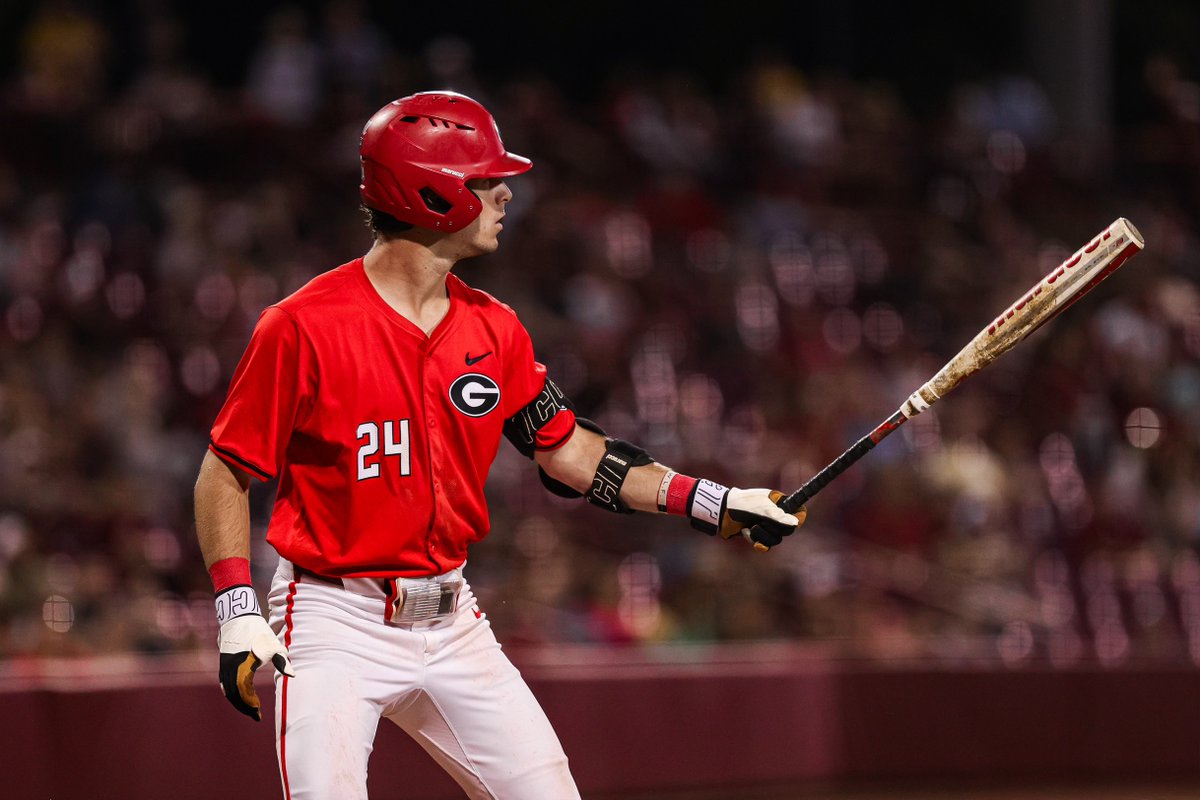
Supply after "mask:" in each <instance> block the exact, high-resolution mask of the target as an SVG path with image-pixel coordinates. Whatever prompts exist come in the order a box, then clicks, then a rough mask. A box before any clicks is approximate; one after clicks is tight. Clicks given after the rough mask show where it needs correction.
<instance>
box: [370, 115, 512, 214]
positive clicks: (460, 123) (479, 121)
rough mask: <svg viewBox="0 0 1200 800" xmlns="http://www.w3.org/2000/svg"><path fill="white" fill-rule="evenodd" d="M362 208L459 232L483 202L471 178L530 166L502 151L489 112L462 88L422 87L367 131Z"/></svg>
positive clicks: (375, 120) (375, 119)
mask: <svg viewBox="0 0 1200 800" xmlns="http://www.w3.org/2000/svg"><path fill="white" fill-rule="evenodd" d="M359 158H360V160H361V161H362V183H361V184H360V185H359V187H358V188H359V191H360V194H361V196H362V202H363V205H365V206H367V207H368V208H374V209H376V210H377V211H382V212H384V213H386V214H390V215H391V216H393V217H395V218H396V219H398V220H402V221H404V222H408V223H411V224H413V225H419V226H420V227H422V228H432V229H433V230H439V231H457V230H461V229H462V228H464V227H466V226H467V225H468V224H470V222H471V221H472V220H474V219H475V218H476V217H477V216H479V212H480V211H482V210H483V203H482V202H481V201H480V199H479V197H478V196H477V195H476V194H475V193H474V192H472V191H471V190H470V189H468V188H467V186H466V182H467V181H468V180H470V179H472V178H507V177H509V176H510V175H519V174H520V173H522V172H525V171H526V170H528V169H529V168H530V167H532V166H533V162H531V161H530V160H529V159H528V158H523V157H522V156H518V155H514V154H512V153H509V152H508V151H506V150H505V149H504V143H503V142H501V141H500V129H499V128H497V127H496V120H494V119H492V115H491V114H489V113H488V111H487V109H486V108H484V107H483V106H481V105H479V103H477V102H475V101H474V100H472V99H471V98H469V97H467V96H466V95H463V94H459V93H457V92H421V93H419V94H414V95H410V96H409V97H401V98H400V99H399V100H393V101H392V102H391V103H388V104H387V105H386V106H384V107H383V108H381V109H379V111H377V112H375V116H373V117H371V119H370V120H368V121H367V125H366V127H364V128H363V134H362V145H361V146H360V147H359Z"/></svg>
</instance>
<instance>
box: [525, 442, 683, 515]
mask: <svg viewBox="0 0 1200 800" xmlns="http://www.w3.org/2000/svg"><path fill="white" fill-rule="evenodd" d="M603 457H604V437H603V436H601V435H600V434H598V433H595V432H593V431H589V430H587V429H586V428H582V427H579V426H576V428H575V433H574V435H572V436H571V438H570V439H568V440H567V443H566V444H564V445H563V446H562V447H560V448H558V449H557V450H549V451H539V452H538V453H537V454H536V459H537V463H538V466H540V467H541V468H542V469H544V470H545V471H546V473H547V474H548V475H549V476H550V477H551V478H554V479H555V480H557V481H561V482H563V483H565V484H567V485H568V486H570V487H571V488H572V489H574V490H575V491H577V492H582V493H586V492H587V491H588V489H590V488H591V486H592V480H593V479H594V477H595V475H596V466H597V465H598V464H599V463H600V459H601V458H603ZM666 474H667V468H666V467H664V466H663V465H661V464H646V465H645V466H641V467H633V468H632V469H630V470H629V475H628V476H627V477H626V478H625V483H624V485H623V486H622V487H621V499H622V500H624V501H625V502H626V503H628V504H629V507H630V508H633V509H635V510H637V511H653V512H656V513H657V511H658V487H659V485H660V484H661V483H662V479H663V476H664V475H666Z"/></svg>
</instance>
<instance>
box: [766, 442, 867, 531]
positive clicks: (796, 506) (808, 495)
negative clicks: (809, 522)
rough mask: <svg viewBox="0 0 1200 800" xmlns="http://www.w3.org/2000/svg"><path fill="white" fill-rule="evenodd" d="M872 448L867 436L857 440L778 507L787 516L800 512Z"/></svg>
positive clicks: (780, 502)
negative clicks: (802, 507)
mask: <svg viewBox="0 0 1200 800" xmlns="http://www.w3.org/2000/svg"><path fill="white" fill-rule="evenodd" d="M874 446H875V442H874V441H873V440H872V439H871V437H870V436H869V435H868V436H864V437H863V438H861V439H859V440H858V441H857V442H855V443H854V446H853V447H851V448H850V449H849V450H847V451H846V452H844V453H842V454H841V455H840V456H838V457H837V459H835V460H834V462H833V463H832V464H830V465H829V466H827V467H825V469H823V470H821V471H820V472H818V473H817V474H816V475H814V476H813V477H812V478H811V479H810V480H809V481H808V483H806V484H804V485H803V486H801V487H800V488H799V489H797V490H796V491H794V492H792V493H791V494H789V495H788V496H787V497H785V498H783V499H782V500H780V501H779V507H780V508H782V509H783V510H784V511H786V512H787V513H789V514H794V513H796V512H797V511H799V510H800V506H802V505H804V504H805V503H807V502H808V501H809V500H811V499H812V498H813V497H815V496H816V494H817V492H819V491H821V490H822V489H824V488H825V487H826V485H828V484H829V482H830V481H831V480H833V479H834V478H836V477H837V476H838V475H841V474H842V473H843V472H845V471H846V470H847V469H849V468H850V465H851V464H853V463H854V462H855V461H858V460H859V459H860V458H862V457H863V456H865V455H866V454H867V453H868V452H870V450H871V448H873V447H874Z"/></svg>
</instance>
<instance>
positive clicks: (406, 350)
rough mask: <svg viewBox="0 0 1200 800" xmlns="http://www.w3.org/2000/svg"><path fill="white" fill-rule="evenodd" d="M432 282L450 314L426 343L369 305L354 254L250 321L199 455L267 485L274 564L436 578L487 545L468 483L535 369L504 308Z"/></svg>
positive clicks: (376, 299) (482, 510)
mask: <svg viewBox="0 0 1200 800" xmlns="http://www.w3.org/2000/svg"><path fill="white" fill-rule="evenodd" d="M446 286H447V289H448V291H449V295H450V310H449V312H448V313H447V314H446V316H445V318H444V319H442V321H441V322H440V323H438V325H437V327H436V328H435V329H434V330H433V332H432V333H431V334H430V335H429V336H426V335H425V333H424V331H422V330H421V329H420V328H418V327H417V326H416V325H414V324H413V323H412V322H410V321H409V320H408V319H406V318H404V317H403V316H401V315H400V314H399V313H397V312H396V311H395V310H394V309H393V308H391V306H389V305H388V304H387V303H386V302H385V301H384V300H383V298H382V297H380V296H379V294H378V292H376V291H375V288H374V287H373V286H372V285H371V283H370V281H369V280H368V278H367V275H366V272H365V271H364V269H363V261H362V259H361V258H360V259H357V260H355V261H352V262H350V263H349V264H344V265H342V266H340V267H338V268H337V269H334V270H331V271H330V272H326V273H324V274H323V275H319V276H317V277H316V278H314V279H313V280H312V281H310V282H309V283H308V284H307V285H306V286H304V287H303V288H302V289H300V290H299V291H298V292H296V293H295V294H293V295H292V296H290V297H288V298H286V299H284V300H282V301H280V302H279V303H277V304H275V305H273V306H270V307H269V308H267V310H266V311H264V312H263V314H262V316H261V317H260V318H259V320H258V324H257V325H256V326H255V329H254V334H253V336H252V337H251V339H250V344H249V346H248V347H247V348H246V352H245V354H244V355H243V356H242V360H241V362H240V363H239V364H238V367H237V370H236V372H235V373H234V376H233V381H232V383H231V384H230V388H229V395H228V397H227V398H226V401H225V405H224V407H223V408H222V409H221V412H220V414H219V415H218V416H217V420H216V422H215V423H214V425H213V429H212V443H211V445H210V449H211V450H212V451H213V452H214V453H215V454H216V455H218V456H219V457H221V458H222V459H224V460H225V461H226V462H228V463H230V464H234V465H236V466H238V467H241V468H242V469H243V470H246V471H248V472H251V473H253V474H254V475H255V476H257V477H259V478H261V479H263V480H267V479H270V478H273V477H275V476H278V477H279V490H278V495H277V497H276V500H275V508H274V511H273V513H272V515H271V523H270V527H269V528H268V531H267V541H268V542H270V543H271V544H272V545H273V546H274V547H275V549H276V550H277V551H278V552H279V554H280V555H282V556H283V557H284V558H286V559H288V560H289V561H292V562H293V563H296V564H299V565H300V566H302V567H305V568H307V569H310V570H312V571H314V572H318V573H320V574H324V575H334V576H343V577H381V576H403V577H418V576H425V575H436V574H440V573H443V572H447V571H449V570H451V569H454V568H455V567H458V566H460V565H461V564H462V563H463V561H465V560H466V557H467V545H469V544H470V543H472V542H476V541H478V540H480V539H482V538H483V537H484V536H485V535H486V534H487V532H488V528H489V521H488V512H487V506H486V503H485V501H484V495H483V486H484V482H485V481H486V480H487V474H488V469H489V468H490V467H491V464H492V461H493V460H494V459H495V457H496V451H497V449H498V447H499V444H500V438H501V436H502V429H503V426H504V421H505V420H506V419H507V418H509V417H511V416H512V415H514V414H516V413H517V412H518V411H520V410H521V409H522V408H524V407H525V406H526V405H527V404H529V402H530V401H531V400H533V399H534V398H535V397H536V396H537V395H538V394H539V393H540V392H541V391H542V387H543V385H544V383H545V379H546V370H545V367H543V366H542V365H541V364H539V363H537V362H536V361H535V360H534V357H533V345H532V343H531V342H530V339H529V334H528V333H527V332H526V330H525V328H524V327H523V326H522V325H521V323H520V321H518V319H517V316H516V314H515V313H514V312H513V310H512V309H511V308H509V307H508V306H506V305H504V304H503V303H500V302H499V301H497V300H496V299H495V298H493V297H492V296H491V295H488V294H487V293H485V292H481V291H478V290H476V289H472V288H471V287H469V286H467V285H466V284H465V283H463V282H462V281H461V280H459V279H458V278H457V277H455V276H454V275H449V276H448V277H447V279H446ZM561 413H563V414H568V415H570V416H571V419H570V421H569V423H570V428H571V429H572V430H573V428H574V415H573V414H571V412H569V411H565V412H561ZM555 422H556V423H558V422H566V420H561V421H560V420H555ZM556 427H557V426H556ZM564 441H565V439H564Z"/></svg>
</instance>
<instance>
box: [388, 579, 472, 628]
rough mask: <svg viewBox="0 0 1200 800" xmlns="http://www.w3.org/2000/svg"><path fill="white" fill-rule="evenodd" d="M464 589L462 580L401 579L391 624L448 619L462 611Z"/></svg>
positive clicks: (393, 602) (394, 601)
mask: <svg viewBox="0 0 1200 800" xmlns="http://www.w3.org/2000/svg"><path fill="white" fill-rule="evenodd" d="M462 585H463V582H462V579H461V578H458V579H450V580H445V581H440V582H438V581H414V580H410V579H405V578H398V579H397V580H396V599H395V600H393V601H392V614H391V621H392V622H394V623H398V624H409V623H413V622H432V621H435V620H441V619H445V618H446V617H448V616H450V615H451V614H453V613H454V612H455V611H456V610H457V609H458V593H459V590H460V589H462Z"/></svg>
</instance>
